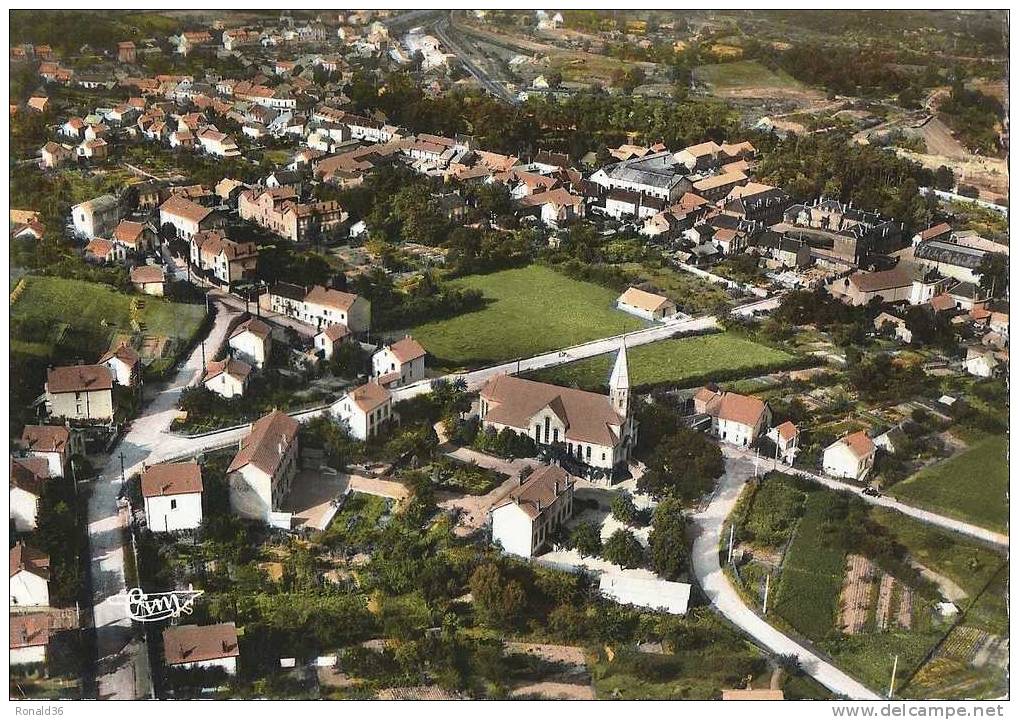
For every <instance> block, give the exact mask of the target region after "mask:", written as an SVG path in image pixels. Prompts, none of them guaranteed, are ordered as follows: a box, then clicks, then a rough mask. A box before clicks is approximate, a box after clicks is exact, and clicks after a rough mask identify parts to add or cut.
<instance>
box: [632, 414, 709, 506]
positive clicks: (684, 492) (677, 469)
mask: <svg viewBox="0 0 1019 720" xmlns="http://www.w3.org/2000/svg"><path fill="white" fill-rule="evenodd" d="M724 470H725V464H724V462H723V460H722V451H721V450H719V448H718V446H717V445H715V444H713V443H711V442H710V441H709V440H708V439H707V438H706V437H705V436H704V435H703V434H701V433H699V432H696V431H694V430H689V429H685V428H684V429H682V430H679V431H678V432H676V433H675V434H674V435H672V436H670V437H668V438H666V439H665V440H664V441H663V442H662V444H661V445H660V446H659V447H658V448H657V449H656V450H655V451H654V453H653V454H652V455H651V457H650V458H649V460H648V463H647V470H646V471H645V473H644V475H643V476H642V477H641V478H640V480H638V481H637V489H638V490H640V491H641V492H644V493H648V494H649V495H652V496H654V497H655V498H658V499H662V498H666V497H673V498H677V499H679V500H682V501H683V502H687V503H689V502H693V501H695V500H697V499H699V498H700V497H701V496H702V495H704V494H705V493H707V492H709V491H710V490H711V488H712V487H713V486H714V481H715V479H716V478H718V477H720V476H721V475H722V473H723V472H724Z"/></svg>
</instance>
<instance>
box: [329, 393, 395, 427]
mask: <svg viewBox="0 0 1019 720" xmlns="http://www.w3.org/2000/svg"><path fill="white" fill-rule="evenodd" d="M332 413H333V415H334V416H336V418H337V419H339V420H340V421H342V422H345V423H347V426H348V427H349V428H350V435H351V437H354V438H356V439H358V440H367V439H368V438H370V437H373V436H375V435H376V434H378V432H379V431H380V430H381V428H382V426H383V423H385V422H387V421H388V420H389V419H391V418H392V416H393V396H392V393H390V392H389V390H388V389H386V388H384V387H382V386H381V385H379V384H378V383H377V382H374V381H373V382H369V383H365V384H364V385H362V386H361V387H357V388H354V389H353V390H351V391H349V392H348V393H347V394H346V395H344V396H343V397H341V398H340V399H339V400H337V401H336V402H335V403H333V407H332Z"/></svg>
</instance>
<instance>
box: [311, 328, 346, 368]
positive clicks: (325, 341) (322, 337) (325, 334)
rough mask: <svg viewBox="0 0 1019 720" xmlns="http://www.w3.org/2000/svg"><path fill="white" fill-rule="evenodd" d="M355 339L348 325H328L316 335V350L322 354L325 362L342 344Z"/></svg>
mask: <svg viewBox="0 0 1019 720" xmlns="http://www.w3.org/2000/svg"><path fill="white" fill-rule="evenodd" d="M353 337H354V336H353V335H351V334H350V328H348V327H347V326H346V325H327V326H326V327H325V329H324V330H321V331H320V332H319V333H318V334H317V335H315V350H316V351H318V352H319V353H321V355H322V359H323V360H328V359H330V358H331V357H332V356H333V353H334V352H336V350H337V348H339V346H340V343H342V342H343V341H344V340H348V339H353Z"/></svg>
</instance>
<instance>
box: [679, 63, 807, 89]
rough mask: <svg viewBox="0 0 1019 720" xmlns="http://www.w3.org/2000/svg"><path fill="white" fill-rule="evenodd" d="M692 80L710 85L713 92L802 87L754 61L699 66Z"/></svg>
mask: <svg viewBox="0 0 1019 720" xmlns="http://www.w3.org/2000/svg"><path fill="white" fill-rule="evenodd" d="M693 76H694V80H696V81H698V82H704V83H708V84H709V85H711V88H712V90H715V91H732V90H744V89H761V90H767V89H778V90H800V89H802V87H803V86H802V85H801V84H800V83H799V82H797V81H796V80H795V79H794V78H793V77H792V76H791V75H788V74H787V73H785V72H781V71H780V72H773V71H771V70H769V69H768V68H766V67H764V66H763V65H761V64H760V63H758V62H756V61H754V60H740V61H738V62H729V63H719V64H717V65H701V66H700V67H697V68H694V71H693Z"/></svg>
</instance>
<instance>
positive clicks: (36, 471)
mask: <svg viewBox="0 0 1019 720" xmlns="http://www.w3.org/2000/svg"><path fill="white" fill-rule="evenodd" d="M49 478H50V472H49V464H48V463H47V461H46V460H45V459H44V458H38V457H28V458H15V457H12V458H11V488H10V491H11V492H10V500H11V522H12V523H14V529H15V530H17V531H18V532H28V531H30V530H35V528H36V526H37V524H38V519H39V499H40V498H41V497H42V491H43V488H44V487H45V486H46V481H47V480H49Z"/></svg>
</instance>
